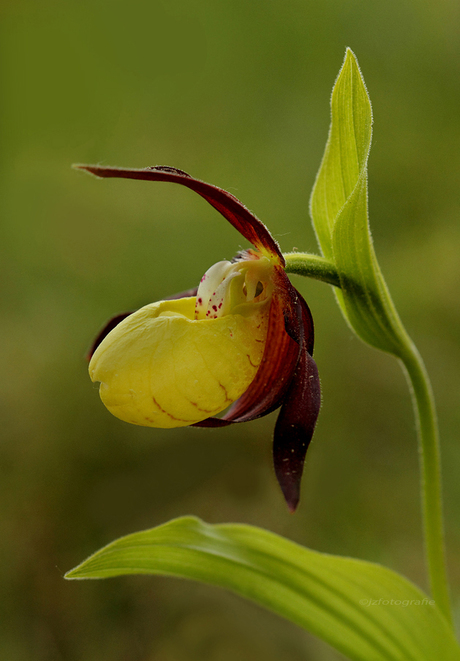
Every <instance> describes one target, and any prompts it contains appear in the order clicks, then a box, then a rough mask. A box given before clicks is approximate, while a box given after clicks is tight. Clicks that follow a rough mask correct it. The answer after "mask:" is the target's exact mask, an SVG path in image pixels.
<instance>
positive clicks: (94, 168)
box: [73, 165, 285, 266]
mask: <svg viewBox="0 0 460 661" xmlns="http://www.w3.org/2000/svg"><path fill="white" fill-rule="evenodd" d="M73 167H74V168H76V169H77V170H86V171H87V172H91V174H94V175H96V177H102V178H112V177H116V178H123V179H141V180H145V181H169V182H172V183H175V184H181V185H182V186H186V187H187V188H190V189H191V190H193V191H195V193H198V195H201V197H202V198H204V199H205V200H206V201H207V202H209V204H210V205H211V206H213V207H214V209H216V210H217V211H218V212H219V213H220V214H222V216H223V217H224V218H225V219H226V220H228V222H229V223H231V224H232V225H233V227H235V229H237V230H238V232H240V234H242V235H243V236H244V238H245V239H247V240H248V241H250V242H251V243H252V245H253V246H254V247H255V248H257V250H260V251H261V252H262V253H265V254H267V255H268V256H270V257H271V258H275V259H276V261H277V262H278V263H279V264H280V265H281V266H284V265H285V260H284V257H283V254H282V252H281V250H280V247H279V245H278V243H277V242H276V241H275V239H274V238H273V237H272V235H271V234H270V232H269V231H268V229H267V228H266V227H265V225H264V224H263V223H262V221H260V220H259V219H258V218H257V217H256V216H255V215H254V214H253V213H251V211H249V209H247V208H246V207H245V206H244V204H242V203H241V202H240V201H239V200H238V198H236V197H235V196H234V195H232V194H231V193H228V192H227V191H226V190H224V189H223V188H219V187H218V186H213V185H212V184H207V183H206V182H205V181H201V180H200V179H195V178H194V177H191V176H190V175H189V174H187V173H186V172H184V171H183V170H178V169H177V168H172V167H170V166H168V165H156V166H154V167H149V168H143V169H140V170H138V169H134V168H116V167H104V166H101V165H74V166H73Z"/></svg>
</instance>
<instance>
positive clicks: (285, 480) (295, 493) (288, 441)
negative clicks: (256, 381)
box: [273, 348, 321, 512]
mask: <svg viewBox="0 0 460 661" xmlns="http://www.w3.org/2000/svg"><path fill="white" fill-rule="evenodd" d="M320 406H321V392H320V383H319V376H318V369H317V367H316V363H315V361H314V360H313V358H312V357H311V356H310V354H309V353H308V352H307V351H306V350H305V348H304V349H303V350H302V352H301V354H300V356H299V361H298V363H297V366H296V368H295V371H294V376H293V378H292V381H291V385H290V387H289V389H288V392H287V393H286V397H285V399H284V403H283V405H282V407H281V411H280V414H279V416H278V420H277V421H276V425H275V434H274V440H273V462H274V467H275V473H276V477H277V479H278V482H279V485H280V487H281V491H282V492H283V495H284V498H285V500H286V503H287V506H288V508H289V510H290V511H291V512H294V511H295V510H296V508H297V505H298V503H299V498H300V483H301V479H302V472H303V465H304V461H305V455H306V452H307V449H308V446H309V444H310V441H311V438H312V436H313V432H314V429H315V425H316V420H317V418H318V414H319V409H320Z"/></svg>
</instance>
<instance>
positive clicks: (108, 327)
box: [86, 287, 197, 360]
mask: <svg viewBox="0 0 460 661" xmlns="http://www.w3.org/2000/svg"><path fill="white" fill-rule="evenodd" d="M196 292H197V287H193V288H192V289H187V290H186V291H182V292H180V294H173V295H172V296H167V297H166V298H164V299H163V300H164V301H174V300H176V299H178V298H189V297H190V296H196ZM134 312H135V310H131V311H130V312H121V313H120V314H117V315H115V316H114V317H112V318H111V319H109V320H108V322H107V323H106V324H105V326H103V327H102V328H101V330H100V331H99V333H98V335H97V336H96V339H95V340H94V342H93V344H92V345H91V349H90V350H89V351H88V353H87V354H86V358H87V360H91V356H92V355H93V353H94V352H95V351H96V349H97V348H98V346H99V345H100V343H101V342H102V340H103V339H104V338H105V337H106V336H107V335H108V334H109V333H110V331H112V330H113V329H114V328H115V327H116V326H118V324H119V323H120V322H121V321H123V319H126V317H129V315H130V314H133V313H134Z"/></svg>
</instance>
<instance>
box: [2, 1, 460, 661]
mask: <svg viewBox="0 0 460 661" xmlns="http://www.w3.org/2000/svg"><path fill="white" fill-rule="evenodd" d="M0 16H1V27H0V30H1V39H0V43H1V46H0V47H1V49H2V53H1V65H0V66H1V71H2V103H1V109H0V113H1V120H0V131H1V175H2V176H1V184H0V186H1V189H2V195H1V200H2V207H3V209H2V221H1V244H0V245H1V251H2V258H1V263H0V272H1V300H2V312H1V320H2V323H1V339H0V355H1V363H2V374H3V378H2V382H1V386H0V387H1V391H2V424H1V436H2V440H1V443H0V471H1V479H0V493H1V508H0V511H1V513H0V530H1V535H0V549H1V555H0V558H1V562H0V593H1V600H0V657H1V658H2V659H8V661H29V660H32V659H33V660H34V661H42V660H43V661H45V660H46V661H48V660H52V661H55V660H56V661H61V660H63V661H64V660H65V661H67V660H70V661H73V660H80V659H85V661H93V660H94V661H96V660H97V661H106V660H107V661H109V660H110V661H230V660H232V661H233V660H235V659H238V661H258V660H259V659H264V661H275V660H279V659H283V660H286V661H301V660H304V659H312V660H314V661H318V660H320V661H332V660H337V659H339V658H341V657H340V656H339V655H338V654H336V653H335V652H333V651H332V650H330V649H329V648H328V647H326V646H325V645H323V644H322V643H320V642H319V641H317V640H315V639H313V638H312V637H310V636H309V635H308V634H307V633H305V632H303V631H301V630H298V629H296V628H295V627H294V626H293V625H291V624H289V623H287V622H284V621H282V620H281V619H279V618H277V617H275V616H274V615H272V614H270V613H267V612H265V611H262V610H261V609H259V608H257V607H256V606H253V605H252V604H248V603H245V602H243V601H242V600H240V599H238V598H237V597H234V596H233V595H229V594H226V593H224V592H220V591H218V590H217V589H213V588H209V587H206V586H201V585H198V584H194V583H186V582H180V581H178V580H174V579H167V578H146V577H131V578H125V579H114V580H108V581H95V582H80V583H69V582H66V581H64V580H63V574H64V573H65V571H67V570H69V569H70V568H72V567H73V566H75V565H76V564H77V563H78V562H80V561H81V560H82V559H83V558H85V557H86V556H87V555H88V554H89V553H91V552H92V551H94V550H96V549H97V548H99V547H100V546H102V545H104V544H105V543H108V542H109V541H112V540H113V539H114V538H115V537H117V536H120V535H123V534H127V533H130V532H134V531H136V530H140V529H142V528H146V527H151V526H153V525H156V524H159V523H161V522H164V521H166V520H168V519H170V518H172V517H175V516H180V515H183V514H195V515H198V516H201V517H203V518H204V519H206V520H207V521H210V522H224V521H239V522H248V523H252V524H256V525H260V526H263V527H266V528H268V529H270V530H273V531H275V532H278V533H281V534H283V535H286V536H288V537H289V538H291V539H294V540H296V541H298V542H300V543H303V544H306V545H308V546H311V547H312V548H315V549H318V550H321V551H327V552H330V553H340V554H346V555H352V556H355V557H359V558H366V559H370V560H374V561H377V562H381V563H384V564H386V565H387V566H389V567H392V568H394V569H396V570H399V571H401V572H402V573H404V574H405V575H407V576H408V577H410V578H411V579H412V580H413V581H415V582H417V583H418V584H419V585H421V586H422V587H424V588H426V587H427V586H426V579H425V572H424V562H423V552H422V549H421V542H422V538H421V532H420V526H421V520H420V505H419V498H418V496H419V486H418V466H417V446H416V439H415V431H414V422H413V417H412V410H411V404H410V399H409V395H408V391H407V387H406V383H405V380H404V377H403V374H402V372H401V370H400V368H399V366H398V365H397V364H396V362H395V361H394V360H393V359H392V358H390V357H388V356H386V355H383V354H379V353H378V352H376V351H374V350H372V349H370V348H368V347H366V346H364V345H363V344H361V343H360V342H359V341H358V340H357V339H355V338H354V336H353V335H352V333H351V331H350V330H349V329H348V328H347V326H346V325H345V323H344V321H343V320H342V318H341V316H340V313H339V310H338V308H337V306H336V304H335V302H334V298H333V296H332V294H331V291H330V288H329V287H327V286H326V285H324V284H321V283H317V282H313V281H306V280H305V281H301V280H300V279H298V278H295V277H294V280H295V284H296V286H298V287H299V289H300V290H301V292H302V293H303V294H304V296H305V297H306V299H307V300H308V301H309V303H310V306H311V309H312V312H313V315H314V318H315V323H316V338H317V339H316V350H315V351H316V353H315V356H316V360H317V363H318V366H319V369H320V374H321V378H322V387H323V407H322V413H321V416H320V420H319V423H318V428H317V432H316V436H315V439H314V443H313V445H312V447H311V449H310V450H309V455H308V459H307V463H306V470H305V476H304V481H303V499H302V502H301V505H300V508H299V510H298V512H297V513H296V514H295V515H294V516H290V515H289V514H288V512H287V509H286V507H285V505H284V503H283V500H282V497H281V494H280V491H279V489H278V487H277V484H276V480H275V477H274V474H273V470H272V466H271V455H270V452H271V448H270V445H271V434H272V429H273V425H274V420H275V417H274V416H270V417H269V418H265V419H263V420H259V421H256V422H253V423H249V424H246V425H244V426H238V427H235V428H228V429H222V430H205V429H188V428H185V429H180V430H172V431H169V430H167V431H166V430H152V429H142V428H136V427H133V426H129V425H127V424H125V423H122V422H120V421H118V420H116V419H115V418H112V417H111V416H110V414H109V413H108V412H107V411H106V410H105V409H104V407H103V406H102V405H101V403H100V401H99V397H98V392H97V386H93V385H92V384H91V383H90V381H89V378H88V376H87V372H86V369H87V367H86V362H85V359H84V355H85V351H86V350H87V348H88V346H89V344H90V342H91V340H92V338H93V336H94V335H95V333H96V332H97V331H98V329H99V328H100V326H101V325H102V324H103V323H104V322H105V320H106V319H107V318H109V317H110V316H111V315H112V314H114V313H117V312H120V311H124V310H129V309H133V308H135V307H137V306H140V305H142V304H144V303H147V302H151V301H154V300H157V299H161V298H162V297H164V296H167V295H169V294H171V293H174V292H177V291H181V290H184V289H187V288H189V287H192V286H194V285H196V284H197V283H198V281H199V279H200V277H201V275H202V274H203V273H204V271H205V270H206V269H207V268H208V267H209V266H210V265H211V264H213V263H214V262H216V261H218V260H221V259H228V258H231V257H232V256H233V254H234V253H235V252H236V251H237V250H238V249H239V248H240V247H245V246H246V244H245V243H244V241H243V239H242V238H241V237H240V236H239V235H238V234H237V233H236V231H235V230H234V229H233V228H231V227H230V226H229V225H227V224H226V223H225V222H224V220H223V219H221V217H220V216H219V215H218V214H217V213H216V212H215V211H214V210H213V209H212V208H211V207H209V206H208V205H207V204H206V203H205V202H204V201H203V200H201V199H200V198H199V197H197V196H195V195H194V194H193V193H191V192H190V191H187V190H185V189H181V188H179V187H178V186H173V185H169V184H159V183H158V184H150V183H146V182H142V183H141V182H130V181H115V180H113V181H97V180H95V179H93V178H90V177H88V176H85V175H84V174H83V173H78V172H75V171H72V170H71V169H70V164H71V163H73V162H90V163H91V162H93V163H94V162H98V163H102V164H107V165H120V166H129V167H144V166H148V165H155V164H165V165H173V166H176V167H179V168H182V169H184V170H186V171H188V172H190V173H191V174H193V175H194V176H197V177H199V178H201V179H204V180H206V181H209V182H211V183H215V184H217V185H220V186H222V187H223V188H226V189H228V190H230V191H231V192H233V193H234V194H236V195H237V196H238V197H239V198H240V199H241V200H242V201H243V202H244V203H245V204H246V205H247V206H249V208H251V209H252V210H254V212H255V213H256V214H257V215H258V216H259V217H260V218H261V219H262V220H263V221H264V222H265V223H266V224H267V225H268V226H269V228H270V229H271V231H272V232H273V234H274V235H275V237H276V238H277V239H278V240H279V241H280V243H281V246H282V249H283V250H284V251H289V250H292V248H293V247H296V248H298V249H299V250H307V251H316V250H317V248H316V241H315V238H314V234H313V231H312V228H311V225H310V221H309V218H308V200H309V194H310V190H311V187H312V185H313V182H314V178H315V174H316V171H317V168H318V167H319V163H320V159H321V156H322V152H323V148H324V144H325V141H326V137H327V130H328V124H329V98H330V92H331V89H332V85H333V82H334V79H335V77H336V75H337V73H338V71H339V68H340V65H341V63H342V60H343V56H344V51H345V47H346V46H350V47H351V48H352V49H353V50H354V51H355V53H356V55H357V57H358V59H359V62H360V65H361V68H362V71H363V74H364V77H365V79H366V82H367V86H368V89H369V93H370V96H371V100H372V102H373V108H374V119H375V133H374V145H373V149H372V152H371V160H370V211H371V225H372V228H373V235H374V240H375V245H376V250H377V254H378V257H379V259H380V262H381V265H382V268H383V271H384V274H385V276H386V278H387V281H388V284H389V286H390V289H391V290H392V292H393V296H394V299H395V302H396V305H397V307H398V309H399V311H400V314H401V316H402V318H403V321H404V322H405V324H406V326H407V328H408V330H409V332H410V334H411V335H412V336H413V338H414V340H415V342H416V343H417V345H418V346H419V348H420V351H421V353H422V355H423V356H424V358H425V360H426V363H427V367H428V369H429V372H430V374H431V377H432V381H433V387H434V390H435V394H436V399H437V402H438V407H439V418H440V428H441V434H442V453H443V464H444V488H445V512H446V527H447V544H448V559H449V571H450V577H451V580H452V585H453V595H454V599H455V603H456V605H457V614H458V613H459V607H458V604H459V600H458V597H459V594H460V562H459V560H460V558H459V550H460V525H459V524H460V515H459V505H460V480H459V475H460V451H459V448H458V429H459V423H460V420H459V390H460V388H459V385H460V376H459V374H460V351H459V342H458V340H459V336H460V334H459V328H460V305H459V284H460V260H459V254H460V223H459V212H460V197H459V179H460V114H459V106H460V85H459V81H460V5H459V4H458V3H456V2H453V1H452V0H438V2H436V3H433V2H431V1H430V0H425V1H418V2H414V1H409V0H402V1H401V0H398V1H396V0H389V1H388V2H386V3H366V2H362V1H359V0H350V1H349V2H346V3H343V2H339V1H338V0H322V1H321V2H319V1H318V0H317V1H313V0H292V1H291V2H282V1H281V0H264V1H263V2H262V1H260V0H257V1H253V2H248V1H247V0H221V1H219V2H215V1H214V2H213V1H212V0H200V1H199V2H196V1H194V0H192V1H191V2H186V1H185V0H178V1H177V2H174V3H168V2H166V1H164V2H163V1H161V0H131V1H130V2H129V3H128V2H123V1H121V0H112V1H110V2H109V0H91V1H89V0H79V1H78V2H69V1H68V0H40V2H37V1H36V0H15V1H14V2H12V1H11V0H10V1H8V0H4V2H3V3H2V6H1V8H0ZM375 598H376V599H377V598H379V595H375Z"/></svg>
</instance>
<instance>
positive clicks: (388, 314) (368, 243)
mask: <svg viewBox="0 0 460 661" xmlns="http://www.w3.org/2000/svg"><path fill="white" fill-rule="evenodd" d="M331 111H332V112H331V127H330V131H329V137H328V141H327V144H326V150H325V153H324V157H323V160H322V163H321V167H320V170H319V173H318V176H317V179H316V182H315V186H314V188H313V192H312V197H311V201H310V212H311V216H312V219H313V224H314V227H315V230H316V233H317V236H318V241H319V243H320V246H321V250H322V252H323V254H324V256H325V257H326V258H327V259H329V260H330V261H332V262H333V263H334V264H335V266H336V269H337V272H338V275H339V279H340V291H338V290H336V294H337V299H338V302H339V304H340V307H341V309H342V312H343V314H344V316H345V318H346V320H347V321H348V323H349V324H350V326H351V327H352V329H353V330H354V331H355V332H356V334H357V335H358V336H359V337H361V339H363V340H364V341H365V342H368V343H369V344H371V345H372V346H374V347H377V348H378V349H382V350H383V351H387V352H389V353H392V354H394V355H396V356H398V357H403V356H404V355H406V354H407V352H408V350H409V346H410V344H411V342H410V339H409V338H408V336H407V334H406V332H405V330H404V328H403V326H402V324H401V321H400V319H399V317H398V314H397V312H396V309H395V307H394V305H393V303H392V301H391V297H390V294H389V292H388V289H387V287H386V284H385V281H384V279H383V276H382V273H381V271H380V268H379V266H378V263H377V259H376V256H375V252H374V248H373V245H372V238H371V234H370V229H369V222H368V208H367V161H368V156H369V150H370V146H371V138H372V109H371V104H370V100H369V97H368V94H367V91H366V86H365V84H364V80H363V78H362V76H361V72H360V70H359V66H358V63H357V61H356V58H355V56H354V55H353V53H352V51H351V50H350V49H347V53H346V57H345V61H344V64H343V66H342V69H341V70H340V73H339V76H338V78H337V81H336V83H335V85H334V89H333V92H332V99H331Z"/></svg>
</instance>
